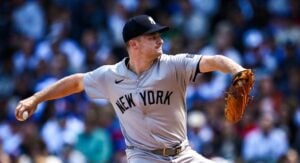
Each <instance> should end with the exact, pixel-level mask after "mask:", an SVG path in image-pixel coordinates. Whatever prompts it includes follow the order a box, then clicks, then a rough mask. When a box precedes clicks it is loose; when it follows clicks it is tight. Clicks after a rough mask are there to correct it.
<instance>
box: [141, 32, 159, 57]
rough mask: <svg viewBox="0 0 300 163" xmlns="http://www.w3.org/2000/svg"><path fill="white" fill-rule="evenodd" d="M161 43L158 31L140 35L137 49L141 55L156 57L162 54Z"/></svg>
mask: <svg viewBox="0 0 300 163" xmlns="http://www.w3.org/2000/svg"><path fill="white" fill-rule="evenodd" d="M162 44H163V40H162V38H161V36H160V33H153V34H149V35H142V36H140V39H139V50H140V53H141V55H147V56H149V57H154V58H157V57H159V56H160V55H161V54H162Z"/></svg>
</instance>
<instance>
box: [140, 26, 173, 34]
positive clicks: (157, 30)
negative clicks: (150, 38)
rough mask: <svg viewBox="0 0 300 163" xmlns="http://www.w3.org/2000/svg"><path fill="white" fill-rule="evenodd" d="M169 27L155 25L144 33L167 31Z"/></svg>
mask: <svg viewBox="0 0 300 163" xmlns="http://www.w3.org/2000/svg"><path fill="white" fill-rule="evenodd" d="M169 29H170V28H169V27H167V26H156V27H154V28H153V29H151V30H149V31H147V32H145V33H144V34H152V33H157V32H158V33H163V32H166V31H168V30H169Z"/></svg>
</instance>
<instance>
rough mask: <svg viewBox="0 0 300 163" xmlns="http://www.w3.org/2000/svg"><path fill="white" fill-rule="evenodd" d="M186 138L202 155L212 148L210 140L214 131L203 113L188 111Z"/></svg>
mask: <svg viewBox="0 0 300 163" xmlns="http://www.w3.org/2000/svg"><path fill="white" fill-rule="evenodd" d="M188 127H189V132H188V138H189V140H190V145H191V147H192V148H193V149H194V150H195V151H197V152H199V153H201V154H203V155H204V156H205V155H207V154H208V153H210V151H211V150H212V140H213V138H214V133H213V131H212V128H211V127H210V126H209V125H208V124H207V121H206V117H205V115H204V113H202V112H200V111H191V112H189V113H188Z"/></svg>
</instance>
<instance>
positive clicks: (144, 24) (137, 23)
mask: <svg viewBox="0 0 300 163" xmlns="http://www.w3.org/2000/svg"><path fill="white" fill-rule="evenodd" d="M167 30H169V27H167V26H161V25H159V24H157V23H156V22H155V21H154V20H153V18H152V17H151V16H148V15H139V16H134V17H132V18H130V19H129V20H128V21H127V22H126V23H125V25H124V27H123V40H124V42H127V41H129V40H131V39H132V38H135V37H137V36H141V35H144V34H152V33H156V32H159V33H162V32H165V31H167Z"/></svg>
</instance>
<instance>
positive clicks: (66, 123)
mask: <svg viewBox="0 0 300 163" xmlns="http://www.w3.org/2000/svg"><path fill="white" fill-rule="evenodd" d="M82 131H83V122H82V121H80V120H79V119H77V118H76V117H73V116H67V115H65V114H63V113H62V114H61V115H57V116H55V117H53V118H51V119H49V120H48V121H47V122H46V123H45V125H44V126H43V127H42V129H41V136H42V139H43V140H44V142H45V143H46V146H47V149H48V151H49V153H51V154H59V153H61V152H62V150H63V147H64V145H65V144H70V145H73V144H75V143H76V141H77V135H78V134H79V133H81V132H82ZM53 140H55V141H53Z"/></svg>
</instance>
